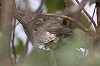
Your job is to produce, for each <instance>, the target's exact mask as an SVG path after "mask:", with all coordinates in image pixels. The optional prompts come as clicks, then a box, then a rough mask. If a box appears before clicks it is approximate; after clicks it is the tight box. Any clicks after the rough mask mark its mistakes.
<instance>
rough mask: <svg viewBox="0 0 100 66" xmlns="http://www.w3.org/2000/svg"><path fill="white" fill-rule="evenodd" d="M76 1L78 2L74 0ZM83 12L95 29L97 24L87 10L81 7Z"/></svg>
mask: <svg viewBox="0 0 100 66" xmlns="http://www.w3.org/2000/svg"><path fill="white" fill-rule="evenodd" d="M76 2H77V3H78V4H79V1H78V0H76ZM83 11H84V13H85V14H86V15H87V16H88V18H89V19H90V20H91V22H92V23H93V25H94V27H95V29H96V30H97V26H96V24H95V21H94V20H93V18H92V17H91V16H90V15H89V14H88V12H87V11H86V10H85V9H84V8H83Z"/></svg>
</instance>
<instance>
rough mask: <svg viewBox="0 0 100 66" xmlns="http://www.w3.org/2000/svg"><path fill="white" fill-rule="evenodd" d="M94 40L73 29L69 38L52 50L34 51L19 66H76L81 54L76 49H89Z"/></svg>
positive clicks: (80, 60)
mask: <svg viewBox="0 0 100 66" xmlns="http://www.w3.org/2000/svg"><path fill="white" fill-rule="evenodd" d="M93 41H94V38H92V37H90V36H88V35H86V34H85V33H84V32H83V31H82V30H80V29H75V30H74V31H73V32H72V34H71V37H68V38H65V39H63V40H62V43H61V44H60V45H58V46H57V47H55V49H53V50H43V49H39V48H37V49H35V50H33V51H32V52H31V54H30V55H29V56H28V57H27V58H26V59H24V61H22V62H21V64H20V65H21V66H78V65H79V64H80V62H82V59H81V58H80V56H82V57H84V56H83V53H82V52H81V51H79V50H78V48H86V49H88V48H91V45H92V44H93Z"/></svg>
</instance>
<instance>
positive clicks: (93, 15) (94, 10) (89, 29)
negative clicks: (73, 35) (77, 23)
mask: <svg viewBox="0 0 100 66" xmlns="http://www.w3.org/2000/svg"><path fill="white" fill-rule="evenodd" d="M95 8H96V6H95ZM95 8H94V11H93V15H92V19H93V17H94V14H95ZM91 24H92V22H90V25H89V30H90V27H91Z"/></svg>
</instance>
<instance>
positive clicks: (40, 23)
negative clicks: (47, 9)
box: [33, 16, 71, 44]
mask: <svg viewBox="0 0 100 66" xmlns="http://www.w3.org/2000/svg"><path fill="white" fill-rule="evenodd" d="M33 34H34V36H35V38H36V39H37V42H38V43H44V44H45V43H48V42H50V41H52V40H56V38H57V37H56V35H57V34H71V29H70V28H65V27H63V26H62V25H61V24H59V23H58V22H57V20H56V19H55V18H53V17H48V16H47V17H44V18H39V19H38V20H37V22H36V28H35V29H34V30H33Z"/></svg>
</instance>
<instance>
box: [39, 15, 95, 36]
mask: <svg viewBox="0 0 100 66" xmlns="http://www.w3.org/2000/svg"><path fill="white" fill-rule="evenodd" d="M41 15H45V16H55V17H61V18H66V19H68V20H70V21H72V22H73V23H75V24H76V25H78V26H79V27H80V28H81V29H82V30H83V31H85V32H86V33H88V34H89V35H90V36H92V37H96V36H95V34H94V33H92V32H91V31H89V30H88V29H87V28H85V27H84V26H83V25H82V24H81V23H80V22H79V21H77V20H76V19H73V18H71V17H69V16H65V15H63V14H59V13H41Z"/></svg>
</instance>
